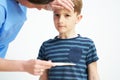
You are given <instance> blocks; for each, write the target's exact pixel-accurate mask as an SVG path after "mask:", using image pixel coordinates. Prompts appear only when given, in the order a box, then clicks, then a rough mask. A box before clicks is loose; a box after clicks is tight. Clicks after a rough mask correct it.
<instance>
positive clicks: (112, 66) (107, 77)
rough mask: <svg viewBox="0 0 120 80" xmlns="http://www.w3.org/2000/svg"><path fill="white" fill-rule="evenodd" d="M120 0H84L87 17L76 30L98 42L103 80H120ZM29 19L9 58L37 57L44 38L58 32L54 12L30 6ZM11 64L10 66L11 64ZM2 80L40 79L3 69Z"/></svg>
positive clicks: (84, 16)
mask: <svg viewBox="0 0 120 80" xmlns="http://www.w3.org/2000/svg"><path fill="white" fill-rule="evenodd" d="M119 5H120V0H84V6H83V11H82V15H83V19H82V20H81V22H80V23H79V24H78V25H77V27H76V31H77V32H78V33H79V34H81V35H82V36H87V37H89V38H91V39H93V41H94V42H95V45H96V48H97V52H98V56H99V58H100V59H99V61H98V72H99V75H100V78H101V80H120V77H119V75H120V63H119V61H120V58H119V57H120V51H119V50H120V47H119V46H120V42H119V41H120V36H119V34H120V28H119V27H120V6H119ZM27 17H28V20H27V21H26V22H25V24H24V26H23V28H22V29H21V31H20V32H19V34H18V36H17V37H16V39H15V40H14V41H13V42H12V43H11V44H10V47H9V50H8V53H7V56H6V58H7V59H18V60H20V59H23V60H27V59H35V58H36V57H37V55H38V50H39V47H40V45H41V43H42V42H43V41H44V40H47V39H49V38H53V37H54V36H56V35H57V31H56V30H55V28H54V24H53V20H52V12H50V11H45V10H41V11H38V10H37V9H28V15H27ZM8 67H9V66H8ZM0 80H38V76H33V75H30V74H28V73H20V72H0Z"/></svg>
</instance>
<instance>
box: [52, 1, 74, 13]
mask: <svg viewBox="0 0 120 80" xmlns="http://www.w3.org/2000/svg"><path fill="white" fill-rule="evenodd" d="M50 5H51V7H52V9H53V10H54V9H57V8H66V9H68V10H70V11H73V10H74V8H73V7H74V4H73V2H72V1H71V0H54V1H53V2H52V3H51V4H50Z"/></svg>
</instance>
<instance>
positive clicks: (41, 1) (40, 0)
mask: <svg viewBox="0 0 120 80" xmlns="http://www.w3.org/2000/svg"><path fill="white" fill-rule="evenodd" d="M28 1H29V2H31V3H34V4H48V3H50V2H52V1H54V0H28Z"/></svg>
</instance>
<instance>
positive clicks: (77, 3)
mask: <svg viewBox="0 0 120 80" xmlns="http://www.w3.org/2000/svg"><path fill="white" fill-rule="evenodd" d="M72 2H73V4H74V12H77V13H78V14H80V13H81V10H82V5H83V3H82V0H72Z"/></svg>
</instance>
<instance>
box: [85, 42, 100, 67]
mask: <svg viewBox="0 0 120 80" xmlns="http://www.w3.org/2000/svg"><path fill="white" fill-rule="evenodd" d="M98 59H99V58H98V56H97V51H96V47H95V44H94V42H93V41H92V42H91V44H90V46H89V49H88V53H87V65H88V64H90V63H92V62H95V61H97V60H98Z"/></svg>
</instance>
